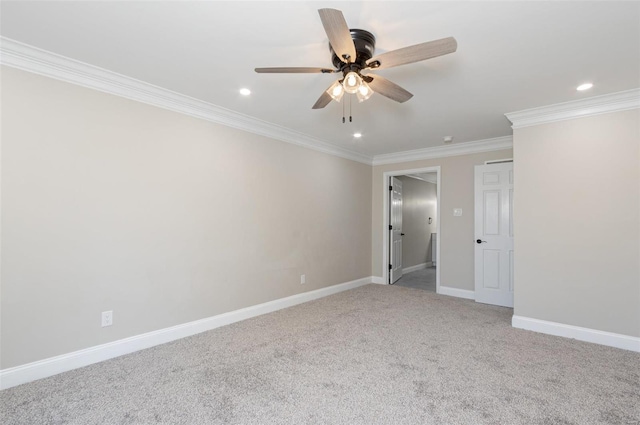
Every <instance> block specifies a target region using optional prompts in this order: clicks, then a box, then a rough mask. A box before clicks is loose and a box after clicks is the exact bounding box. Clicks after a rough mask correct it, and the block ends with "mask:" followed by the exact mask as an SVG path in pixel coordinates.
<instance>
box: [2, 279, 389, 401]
mask: <svg viewBox="0 0 640 425" xmlns="http://www.w3.org/2000/svg"><path fill="white" fill-rule="evenodd" d="M373 279H374V278H373V277H365V278H362V279H357V280H353V281H351V282H345V283H341V284H338V285H333V286H329V287H327V288H321V289H316V290H314V291H309V292H304V293H302V294H296V295H292V296H290V297H286V298H281V299H278V300H274V301H269V302H266V303H263V304H258V305H254V306H251V307H246V308H242V309H240V310H235V311H230V312H228V313H223V314H219V315H217V316H212V317H208V318H205V319H200V320H196V321H193V322H189V323H184V324H182V325H177V326H172V327H170V328H165V329H160V330H157V331H153V332H148V333H145V334H141V335H136V336H132V337H129V338H125V339H121V340H118V341H113V342H109V343H107V344H102V345H97V346H95V347H89V348H85V349H83V350H79V351H74V352H72V353H67V354H62V355H60V356H56V357H50V358H48V359H44V360H39V361H36V362H33V363H28V364H25V365H21V366H16V367H12V368H9V369H4V370H0V390H3V389H6V388H11V387H14V386H16V385H20V384H24V383H27V382H31V381H35V380H37V379H42V378H46V377H48V376H53V375H57V374H58V373H62V372H66V371H69V370H72V369H77V368H80V367H84V366H88V365H90V364H93V363H98V362H101V361H104V360H109V359H112V358H114V357H118V356H122V355H124V354H129V353H133V352H135V351H139V350H143V349H145V348H150V347H154V346H156V345H160V344H164V343H167V342H170V341H175V340H177V339H180V338H185V337H187V336H191V335H195V334H198V333H200V332H205V331H208V330H211V329H215V328H218V327H220V326H224V325H229V324H231V323H235V322H239V321H241V320H245V319H249V318H251V317H256V316H260V315H262V314H266V313H271V312H274V311H277V310H281V309H283V308H287V307H292V306H294V305H297V304H302V303H305V302H308V301H312V300H315V299H318V298H322V297H326V296H329V295H333V294H337V293H338V292H342V291H347V290H349V289H353V288H357V287H359V286H363V285H367V284H369V283H372V280H373ZM380 279H381V278H380Z"/></svg>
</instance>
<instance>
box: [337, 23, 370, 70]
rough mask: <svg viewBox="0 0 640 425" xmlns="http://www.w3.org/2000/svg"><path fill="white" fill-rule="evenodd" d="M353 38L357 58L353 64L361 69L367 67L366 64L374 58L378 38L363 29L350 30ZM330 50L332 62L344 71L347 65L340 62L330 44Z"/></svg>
mask: <svg viewBox="0 0 640 425" xmlns="http://www.w3.org/2000/svg"><path fill="white" fill-rule="evenodd" d="M349 32H350V33H351V38H352V39H353V44H354V45H355V47H356V58H355V60H352V63H354V64H356V65H358V66H359V68H360V69H362V68H364V67H365V66H366V62H367V61H368V60H369V59H371V58H372V57H373V52H374V51H375V48H376V38H375V36H374V35H373V34H371V33H370V32H369V31H365V30H361V29H355V28H354V29H350V30H349ZM329 50H330V51H331V62H333V66H335V67H336V68H337V69H340V70H342V68H343V67H344V66H346V64H345V63H344V62H342V61H341V60H340V58H339V57H338V55H336V52H334V51H333V47H331V44H329Z"/></svg>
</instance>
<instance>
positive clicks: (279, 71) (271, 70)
mask: <svg viewBox="0 0 640 425" xmlns="http://www.w3.org/2000/svg"><path fill="white" fill-rule="evenodd" d="M255 71H256V72H257V73H258V74H298V73H300V74H315V73H323V74H329V73H332V72H335V71H334V70H333V69H329V68H305V67H298V68H256V69H255Z"/></svg>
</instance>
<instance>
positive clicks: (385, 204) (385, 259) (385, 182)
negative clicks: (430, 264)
mask: <svg viewBox="0 0 640 425" xmlns="http://www.w3.org/2000/svg"><path fill="white" fill-rule="evenodd" d="M415 173H436V209H437V215H436V217H441V215H440V204H441V202H440V193H441V187H442V186H441V184H440V176H441V172H440V166H439V165H437V166H435V167H424V168H413V169H410V170H397V171H386V172H384V173H382V282H383V283H384V284H388V283H389V268H388V264H389V230H388V229H389V177H397V176H404V175H407V174H415ZM440 222H441V220H438V222H437V224H436V233H437V234H438V243H437V244H436V259H438V261H440V245H441V244H440V242H439V241H441V240H442V239H441V237H440ZM440 269H441V268H440V267H438V268H436V292H437V293H440V292H439V291H440Z"/></svg>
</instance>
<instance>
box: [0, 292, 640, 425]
mask: <svg viewBox="0 0 640 425" xmlns="http://www.w3.org/2000/svg"><path fill="white" fill-rule="evenodd" d="M511 315H512V311H511V310H510V309H506V308H500V307H492V306H486V305H481V304H476V303H474V302H472V301H466V300H460V299H456V298H451V297H446V296H440V295H436V294H434V293H431V292H427V291H422V290H416V289H410V288H402V287H396V286H383V285H367V286H364V287H361V288H358V289H355V290H352V291H348V292H344V293H340V294H337V295H334V296H331V297H327V298H324V299H321V300H317V301H314V302H310V303H307V304H302V305H299V306H296V307H293V308H289V309H286V310H282V311H279V312H276V313H272V314H268V315H265V316H261V317H257V318H254V319H251V320H247V321H244V322H241V323H236V324H233V325H230V326H226V327H223V328H219V329H216V330H213V331H210V332H207V333H203V334H200V335H196V336H194V337H190V338H186V339H183V340H180V341H176V342H173V343H170V344H165V345H163V346H159V347H155V348H152V349H149V350H145V351H141V352H138V353H134V354H131V355H128V356H123V357H120V358H117V359H113V360H110V361H107V362H103V363H100V364H96V365H92V366H89V367H86V368H83V369H79V370H75V371H71V372H67V373H65V374H61V375H58V376H55V377H51V378H47V379H43V380H41V381H38V382H34V383H30V384H26V385H22V386H19V387H15V388H12V389H9V390H5V391H3V392H1V393H0V422H1V423H2V424H5V425H9V424H29V425H36V424H83V425H86V424H159V423H161V424H225V423H230V424H501V425H503V424H527V425H532V424H576V425H578V424H579V425H583V424H637V423H639V422H640V376H639V373H640V354H638V353H633V352H630V351H623V350H618V349H614V348H608V347H603V346H599V345H594V344H588V343H583V342H578V341H574V340H569V339H563V338H557V337H552V336H548V335H542V334H536V333H533V332H527V331H522V330H518V329H513V328H511V327H510V320H511Z"/></svg>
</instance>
